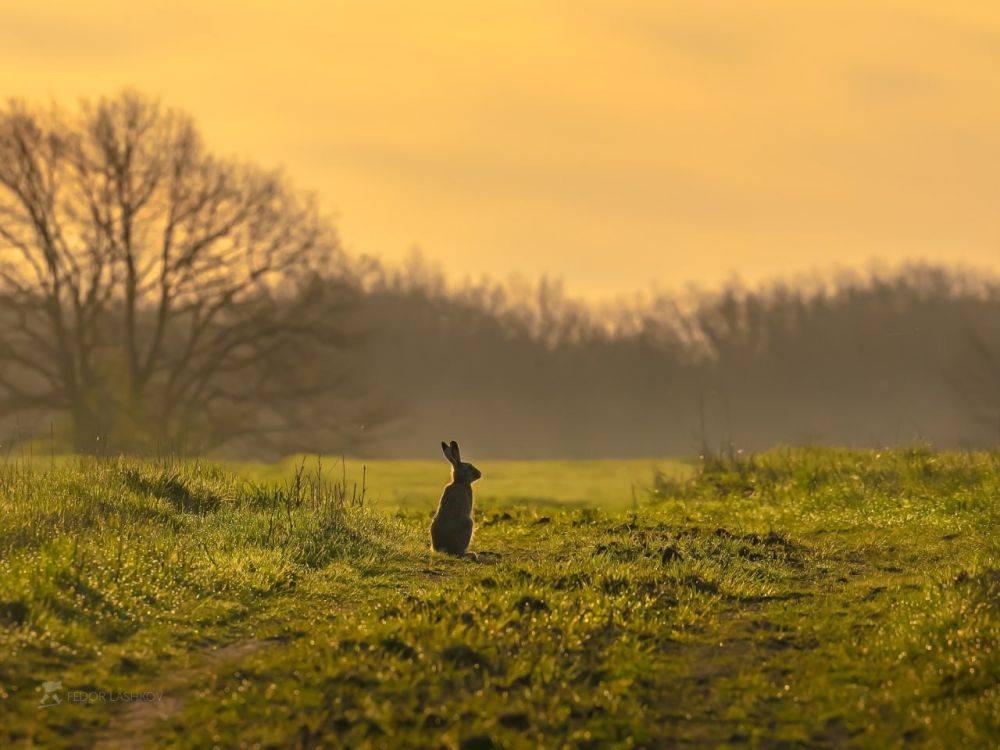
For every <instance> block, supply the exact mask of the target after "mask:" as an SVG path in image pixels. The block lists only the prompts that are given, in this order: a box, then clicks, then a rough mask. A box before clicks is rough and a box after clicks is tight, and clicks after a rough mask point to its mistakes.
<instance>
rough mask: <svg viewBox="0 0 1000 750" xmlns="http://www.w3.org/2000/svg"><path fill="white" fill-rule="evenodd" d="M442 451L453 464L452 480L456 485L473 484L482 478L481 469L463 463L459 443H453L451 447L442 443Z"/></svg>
mask: <svg viewBox="0 0 1000 750" xmlns="http://www.w3.org/2000/svg"><path fill="white" fill-rule="evenodd" d="M441 450H442V451H444V457H445V458H447V459H448V461H449V462H450V463H451V479H452V481H453V482H455V483H456V484H472V483H473V482H475V481H476V480H477V479H479V478H480V477H481V476H482V473H481V472H480V471H479V469H477V468H476V467H475V466H473V465H472V464H467V463H462V454H461V453H460V452H459V449H458V443H456V442H455V441H454V440H452V441H451V445H449V444H448V443H445V442H442V443H441Z"/></svg>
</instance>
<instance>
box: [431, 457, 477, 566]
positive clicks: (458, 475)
mask: <svg viewBox="0 0 1000 750" xmlns="http://www.w3.org/2000/svg"><path fill="white" fill-rule="evenodd" d="M441 449H442V450H443V451H444V455H445V458H447V459H448V461H449V462H450V463H451V466H452V470H451V484H449V485H447V486H446V487H445V488H444V492H443V493H442V494H441V502H440V503H438V509H437V513H435V514H434V520H433V521H432V522H431V546H433V547H434V549H435V550H437V551H438V552H446V553H448V554H449V555H460V556H461V555H466V554H472V553H470V552H468V549H469V542H470V541H472V531H473V527H474V523H473V520H472V509H473V501H472V483H473V482H475V481H476V480H477V479H479V478H480V477H481V476H482V474H481V473H480V471H479V469H477V468H476V467H475V466H473V465H472V464H469V463H462V460H461V455H460V453H459V448H458V443H456V442H455V441H454V440H452V441H451V445H448V444H446V443H441Z"/></svg>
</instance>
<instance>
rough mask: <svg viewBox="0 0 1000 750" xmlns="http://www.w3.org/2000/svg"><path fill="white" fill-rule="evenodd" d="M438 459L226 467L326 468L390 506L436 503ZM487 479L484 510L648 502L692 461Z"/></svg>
mask: <svg viewBox="0 0 1000 750" xmlns="http://www.w3.org/2000/svg"><path fill="white" fill-rule="evenodd" d="M435 453H436V456H435V459H436V460H434V461H378V460H375V461H369V460H366V461H360V460H356V459H346V461H345V460H344V459H342V458H340V457H329V456H327V457H321V458H317V457H316V456H294V457H290V458H287V459H285V460H284V461H281V462H279V463H274V464H263V463H249V462H246V463H239V462H229V463H227V464H226V468H228V469H230V470H232V471H233V472H235V473H237V474H239V475H240V476H243V477H247V478H249V479H251V480H253V481H255V482H261V483H270V484H275V483H282V482H288V481H290V480H292V479H294V477H295V474H296V472H301V473H302V474H303V475H304V476H306V477H309V476H314V475H315V474H316V472H317V471H320V472H322V473H326V474H329V475H331V476H332V477H334V478H336V479H337V480H339V481H341V482H342V483H343V484H346V485H347V486H348V487H349V488H350V490H354V488H355V487H358V486H360V485H361V483H362V480H364V481H365V485H366V488H367V497H368V498H369V500H370V501H371V502H372V503H373V504H374V505H375V506H376V507H382V508H385V509H393V510H396V509H400V508H412V509H414V510H427V509H428V508H433V506H434V504H435V503H436V502H437V499H438V498H439V497H440V496H441V488H442V487H443V486H444V485H445V484H447V483H448V473H449V472H450V471H451V467H450V466H449V465H448V464H447V462H446V461H445V460H444V459H443V458H442V457H441V454H440V451H435ZM469 460H471V461H473V462H474V463H476V464H477V465H480V464H481V465H482V468H483V470H484V479H483V481H481V482H479V483H478V484H477V485H476V500H477V502H478V503H479V505H480V506H481V507H483V508H498V507H503V508H506V507H511V506H518V505H529V506H531V507H534V508H543V507H552V508H564V509H570V508H584V507H600V508H602V509H604V510H621V509H626V508H632V507H633V504H635V503H644V501H645V499H646V497H647V495H648V490H649V489H650V487H651V486H652V483H653V480H654V478H655V477H656V476H657V475H658V474H663V475H667V476H670V477H674V478H682V477H685V476H689V475H690V474H691V471H692V467H691V464H690V463H689V462H685V461H677V460H671V459H652V458H651V459H630V460H621V461H614V460H605V461H480V460H478V459H477V458H476V457H475V456H470V457H469Z"/></svg>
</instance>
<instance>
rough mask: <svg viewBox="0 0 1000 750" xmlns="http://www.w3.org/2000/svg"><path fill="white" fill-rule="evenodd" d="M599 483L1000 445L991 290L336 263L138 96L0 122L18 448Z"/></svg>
mask: <svg viewBox="0 0 1000 750" xmlns="http://www.w3.org/2000/svg"><path fill="white" fill-rule="evenodd" d="M442 439H460V440H461V441H462V444H463V445H464V446H468V451H469V453H470V455H474V456H480V457H519V458H532V457H539V458H542V457H544V458H556V457H567V458H569V457H596V456H606V457H615V456H658V455H666V454H691V453H693V452H695V451H698V450H713V451H717V450H720V449H724V450H730V449H731V450H738V449H756V448H761V447H764V446H768V445H772V444H774V443H804V442H808V443H849V444H864V445H883V444H889V443H900V442H914V441H926V442H930V443H934V444H937V445H942V446H962V445H968V446H981V445H987V444H996V443H997V442H998V440H1000V282H998V281H997V279H995V278H994V279H983V278H976V277H975V276H973V275H971V274H968V273H961V272H958V271H952V270H947V269H944V268H934V267H927V266H913V267H910V268H906V269H903V270H901V271H896V272H893V273H886V274H870V275H866V276H860V275H858V276H844V277H840V278H837V279H827V280H825V281H823V282H822V283H820V282H813V283H811V284H779V283H775V284H772V285H770V286H764V287H760V288H756V289H748V288H744V287H741V286H739V285H731V286H729V287H727V288H724V289H722V290H721V291H715V292H694V291H692V292H689V293H686V294H684V295H667V294H648V295H644V296H639V297H636V298H635V299H632V300H627V301H622V302H619V303H618V304H615V305H604V306H595V305H590V304H586V303H584V302H582V301H580V300H577V299H573V298H571V297H569V296H567V295H566V294H565V293H564V291H563V289H562V286H561V285H560V284H559V283H558V282H555V281H552V280H548V279H542V280H540V281H535V282H510V283H504V284H500V283H496V282H493V281H489V280H483V281H478V282H465V283H462V284H457V285H453V284H452V285H450V284H448V283H446V281H445V277H444V274H442V273H441V272H440V271H438V270H436V269H435V268H434V267H433V266H431V265H428V264H427V263H425V262H423V261H421V260H420V258H419V257H418V256H415V257H414V258H412V259H411V261H409V262H407V263H404V264H401V265H399V266H396V267H390V266H386V265H384V264H382V263H380V262H378V261H377V260H372V259H369V258H363V257H362V258H358V257H351V256H349V255H348V254H346V253H345V252H344V251H343V249H342V247H341V245H340V243H339V240H338V238H337V234H336V232H335V231H334V229H333V227H332V226H331V225H330V223H329V221H327V220H326V218H325V217H323V216H322V214H321V213H320V212H319V211H318V209H317V205H316V201H315V200H313V199H312V198H311V197H310V196H308V195H303V194H301V193H300V192H299V191H296V190H295V189H294V188H293V187H292V186H291V185H290V184H289V183H288V181H287V180H286V179H285V178H284V177H283V176H282V175H281V174H280V173H277V172H273V171H267V170H263V169H261V168H259V167H256V166H255V165H253V164H247V163H244V162H240V161H237V160H233V159H224V158H219V157H217V156H215V155H214V154H212V153H211V152H209V151H208V150H207V148H206V147H205V144H204V143H203V141H202V139H201V137H200V135H199V133H198V131H197V128H196V127H195V125H194V123H193V121H192V120H191V118H190V117H188V116H187V115H185V114H184V113H182V112H178V111H176V110H173V109H167V108H164V107H162V106H161V105H160V104H159V103H158V102H156V101H155V100H151V99H149V98H147V97H144V96H142V95H141V94H138V93H136V92H124V93H122V94H120V95H118V96H115V97H110V98H104V99H101V100H99V101H96V102H83V103H82V104H81V105H80V107H79V108H78V109H77V110H75V111H72V112H66V111H64V110H62V109H60V108H59V107H55V106H49V107H44V108H39V107H33V106H31V105H29V104H26V103H24V102H18V101H13V102H10V103H9V104H8V105H7V106H6V108H3V109H0V443H2V445H3V446H4V448H3V449H4V450H10V449H12V447H13V446H20V447H21V449H23V448H24V446H27V445H31V444H35V445H38V444H39V443H46V442H47V443H48V448H49V450H52V451H57V450H66V449H73V450H77V451H83V452H99V453H109V452H110V453H114V452H120V451H124V452H153V453H157V452H168V451H169V452H183V453H206V452H209V453H210V452H225V453H229V454H235V455H245V456H250V455H260V456H264V455H266V456H274V455H281V454H287V453H292V452H301V451H305V452H324V453H332V452H340V451H344V452H348V453H351V454H354V455H359V454H361V455H364V454H380V455H387V456H433V455H437V453H436V451H435V446H436V445H438V443H439V441H440V440H442Z"/></svg>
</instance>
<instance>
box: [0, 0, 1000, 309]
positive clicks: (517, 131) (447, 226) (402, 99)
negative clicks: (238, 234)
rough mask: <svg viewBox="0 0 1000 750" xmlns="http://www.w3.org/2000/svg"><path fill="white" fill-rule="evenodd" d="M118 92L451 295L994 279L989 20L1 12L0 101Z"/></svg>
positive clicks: (551, 5)
mask: <svg viewBox="0 0 1000 750" xmlns="http://www.w3.org/2000/svg"><path fill="white" fill-rule="evenodd" d="M126 85H131V86H134V87H137V88H139V89H142V90H144V91H147V92H151V93H154V94H159V95H161V96H162V98H163V100H164V102H166V103H168V104H175V105H178V106H180V107H183V108H185V109H187V110H189V111H190V112H191V113H192V114H193V115H194V116H195V117H196V119H197V120H198V121H199V122H200V124H201V126H202V129H203V131H204V132H205V134H206V136H207V138H208V140H209V143H210V144H211V146H212V147H213V148H214V149H215V150H217V151H219V152H222V153H227V154H236V155H240V156H245V157H249V158H252V159H254V160H255V161H257V162H260V163H261V164H264V165H284V166H285V167H286V168H287V171H288V172H289V173H290V175H291V176H292V177H293V179H294V180H295V182H296V183H297V184H298V185H300V186H302V187H305V188H309V189H314V190H316V191H317V192H318V193H319V194H320V195H321V196H322V199H323V203H324V205H325V206H326V207H328V208H329V210H330V211H331V212H333V213H335V215H336V217H337V223H338V226H339V227H340V230H341V234H342V236H343V238H344V241H345V244H346V245H347V246H348V248H350V249H352V250H355V251H358V252H366V253H372V254H376V255H381V256H385V257H389V258H400V257H403V256H404V255H405V254H406V253H407V252H408V251H409V249H410V248H411V247H412V246H414V245H419V246H420V247H421V248H422V249H423V250H424V252H425V254H426V255H428V256H430V257H432V258H435V259H438V260H440V261H441V262H442V263H443V264H444V265H445V267H446V268H447V269H449V270H450V271H452V272H453V273H455V274H456V275H465V274H471V275H479V274H480V273H483V272H487V273H489V274H491V275H495V276H506V275H507V274H509V273H511V272H521V273H524V274H527V275H535V274H538V273H542V272H547V273H551V274H555V275H559V276H562V277H564V278H565V279H566V280H567V282H568V284H569V286H570V288H571V289H574V290H577V291H580V292H584V293H587V294H603V293H614V292H623V291H626V290H629V289H633V288H636V287H639V288H644V287H647V286H648V285H649V284H650V283H651V282H654V281H655V282H658V283H659V284H660V285H661V286H664V287H668V288H669V287H676V286H679V285H681V284H684V283H686V282H689V281H695V282H700V283H702V284H713V283H716V282H718V281H720V280H722V279H724V278H727V277H729V276H730V275H732V274H733V273H734V272H738V273H739V274H740V275H741V276H743V277H745V278H747V279H758V278H761V277H764V276H770V275H774V274H789V273H795V272H799V271H804V270H808V269H814V268H819V269H824V268H829V267H831V266H832V265H857V264H865V263H867V262H868V261H869V260H871V259H878V260H880V261H883V262H887V263H893V262H896V261H900V260H904V259H908V258H925V259H932V260H949V261H957V262H962V263H967V264H972V265H978V266H991V267H993V268H996V269H1000V3H996V2H987V1H986V0H975V1H969V0H949V1H948V2H942V0H858V1H856V2H855V1H852V0H823V1H815V2H810V1H809V0H794V1H788V2H784V1H782V0H766V1H763V0H762V1H755V0H729V1H723V0H714V1H713V0H690V1H684V0H659V1H658V2H653V1H645V0H566V1H565V2H546V1H545V0H530V1H528V2H492V1H486V0H474V1H473V0H421V1H419V2H418V1H416V0H413V1H411V2H387V1H383V0H361V1H358V2H337V1H332V2H331V1H329V0H327V1H326V2H296V1H295V0H285V1H283V2H254V0H240V1H239V2H228V1H220V0H211V1H206V0H171V1H170V2H136V1H135V0H129V1H127V2H118V1H112V0H86V1H85V2H45V1H44V0H3V3H2V5H0V93H3V94H6V95H11V96H26V97H30V98H35V99H42V100H45V99H47V98H49V97H54V98H56V99H58V100H60V101H65V102H67V103H69V102H72V101H74V100H75V99H76V98H77V97H79V96H81V95H88V96H90V95H96V94H101V93H112V92H114V91H116V90H118V89H119V88H121V87H123V86H126Z"/></svg>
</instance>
